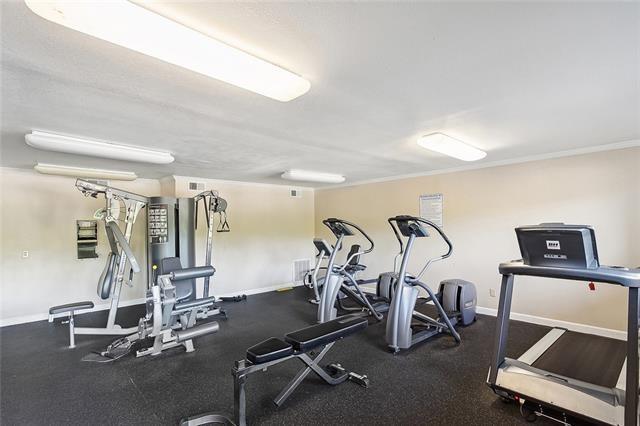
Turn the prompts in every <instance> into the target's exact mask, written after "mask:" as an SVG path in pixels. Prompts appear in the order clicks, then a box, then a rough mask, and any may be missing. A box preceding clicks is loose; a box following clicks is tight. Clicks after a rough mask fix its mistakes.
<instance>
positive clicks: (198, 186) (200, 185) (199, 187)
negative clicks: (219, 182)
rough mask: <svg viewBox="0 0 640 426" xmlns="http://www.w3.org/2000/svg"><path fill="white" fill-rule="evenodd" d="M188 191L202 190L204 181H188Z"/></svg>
mask: <svg viewBox="0 0 640 426" xmlns="http://www.w3.org/2000/svg"><path fill="white" fill-rule="evenodd" d="M189 191H204V183H202V182H189Z"/></svg>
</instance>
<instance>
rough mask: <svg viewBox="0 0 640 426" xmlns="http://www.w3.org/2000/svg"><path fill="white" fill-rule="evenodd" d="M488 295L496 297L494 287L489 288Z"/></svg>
mask: <svg viewBox="0 0 640 426" xmlns="http://www.w3.org/2000/svg"><path fill="white" fill-rule="evenodd" d="M489 296H491V297H496V289H495V288H490V289H489Z"/></svg>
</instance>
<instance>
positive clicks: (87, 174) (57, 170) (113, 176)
mask: <svg viewBox="0 0 640 426" xmlns="http://www.w3.org/2000/svg"><path fill="white" fill-rule="evenodd" d="M33 168H34V169H35V170H36V171H37V172H38V173H42V174H45V175H58V176H72V177H76V178H93V179H109V180H135V179H137V178H138V176H137V175H136V174H135V173H133V172H121V171H117V170H101V169H87V168H84V167H70V166H58V165H55V164H43V163H38V164H36V165H35V166H34V167H33Z"/></svg>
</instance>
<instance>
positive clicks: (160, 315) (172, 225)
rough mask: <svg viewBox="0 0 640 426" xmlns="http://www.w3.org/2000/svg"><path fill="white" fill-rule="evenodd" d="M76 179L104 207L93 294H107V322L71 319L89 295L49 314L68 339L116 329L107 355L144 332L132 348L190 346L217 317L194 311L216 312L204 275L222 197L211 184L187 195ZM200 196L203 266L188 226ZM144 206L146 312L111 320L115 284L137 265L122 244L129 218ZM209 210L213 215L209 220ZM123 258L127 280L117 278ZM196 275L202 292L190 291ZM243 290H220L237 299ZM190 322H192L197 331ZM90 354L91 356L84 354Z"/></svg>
mask: <svg viewBox="0 0 640 426" xmlns="http://www.w3.org/2000/svg"><path fill="white" fill-rule="evenodd" d="M76 187H77V188H78V189H79V190H80V191H81V192H82V193H83V194H85V196H92V197H94V198H97V197H98V196H104V197H105V199H106V207H105V208H104V209H101V210H100V211H99V212H98V213H97V214H96V217H99V218H101V219H102V220H104V223H105V230H106V233H107V238H108V240H109V244H110V249H111V250H110V253H109V255H108V257H107V265H106V267H105V270H104V272H103V273H102V275H101V276H100V280H99V284H98V296H99V297H100V298H101V299H103V300H107V299H111V302H110V309H109V315H108V320H107V325H106V326H105V327H100V328H96V327H91V328H87V327H75V324H74V313H75V311H78V310H83V309H90V308H93V307H94V304H93V302H91V301H87V302H78V303H71V304H66V305H60V306H55V307H53V308H51V309H50V310H49V320H50V322H51V321H53V317H54V316H55V315H57V314H63V313H66V314H67V315H68V323H69V338H70V345H69V346H70V347H74V346H75V338H74V336H75V335H76V334H94V335H121V336H126V337H124V338H121V339H118V340H116V341H115V342H114V343H112V344H111V345H110V346H109V347H108V348H107V350H106V351H103V352H101V353H100V354H101V355H102V356H103V357H107V358H109V359H114V358H118V357H120V356H122V355H123V354H126V353H128V351H129V349H130V348H131V344H132V343H133V342H135V341H137V340H141V339H143V338H146V337H155V341H154V345H153V347H152V348H149V349H145V350H142V351H138V353H137V354H138V356H142V355H146V354H149V353H151V354H157V353H160V352H161V351H162V350H164V349H167V348H169V347H174V346H177V345H179V344H182V345H183V346H185V348H186V349H187V351H190V350H193V344H192V341H191V339H192V338H194V337H197V336H199V335H202V334H208V333H211V332H215V331H217V329H218V325H217V323H208V324H205V326H207V327H195V328H194V326H195V322H196V320H197V319H202V318H207V317H210V316H213V315H217V314H220V313H224V312H223V311H221V310H220V309H219V308H218V307H216V306H215V301H216V299H215V297H212V296H209V287H210V278H211V276H212V275H213V274H214V273H215V269H214V268H213V267H212V266H211V260H212V247H213V231H214V229H216V231H217V232H228V231H229V224H228V222H227V219H226V208H227V202H226V200H224V199H223V198H221V197H219V196H218V194H217V192H215V191H205V192H202V193H200V194H198V195H196V196H195V197H191V198H187V197H184V198H173V197H144V196H141V195H138V194H133V193H130V192H128V191H124V190H120V189H117V188H112V187H109V186H106V185H101V184H97V183H94V182H89V181H85V180H81V179H78V180H77V182H76ZM200 203H202V205H203V207H204V210H205V212H206V215H205V218H206V223H207V228H208V229H207V239H206V251H205V261H206V263H205V266H202V267H196V266H195V252H196V250H195V231H196V227H197V223H198V214H197V212H198V209H197V207H199V205H200ZM145 207H146V208H147V209H148V211H147V217H148V221H147V268H148V280H147V286H146V289H145V290H146V292H145V293H146V299H147V314H146V316H145V317H143V318H141V319H140V322H139V324H138V326H135V327H129V328H123V327H121V326H120V325H118V324H116V315H117V311H118V307H119V303H120V292H121V289H122V284H123V283H125V282H126V283H127V284H128V285H130V286H131V285H132V283H133V276H134V274H135V273H138V272H140V271H141V267H140V262H139V261H138V260H137V258H136V257H135V255H134V253H133V250H132V249H131V246H130V241H131V235H132V231H133V226H134V223H135V221H136V218H137V217H138V214H139V213H140V211H141V210H142V209H143V208H145ZM121 210H124V211H125V218H124V223H125V228H124V231H123V230H121V229H120V227H119V226H118V222H119V220H120V219H119V216H120V212H121ZM216 215H218V216H219V221H218V227H217V228H216V227H215V224H214V222H215V218H216ZM127 266H129V274H128V281H125V276H127V274H126V270H127ZM199 278H203V279H204V286H203V294H202V297H200V298H198V297H197V295H196V280H197V279H199ZM244 298H246V296H240V297H234V298H222V300H231V301H237V300H243V299H244ZM196 329H199V331H197V330H196ZM91 360H98V359H91Z"/></svg>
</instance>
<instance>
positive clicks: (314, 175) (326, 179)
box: [281, 169, 345, 183]
mask: <svg viewBox="0 0 640 426" xmlns="http://www.w3.org/2000/svg"><path fill="white" fill-rule="evenodd" d="M281 177H282V179H287V180H300V181H304V182H323V183H342V182H344V181H345V177H344V176H342V175H335V174H332V173H319V172H310V171H308V170H299V169H292V170H287V171H286V172H284V173H283V174H282V176H281Z"/></svg>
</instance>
